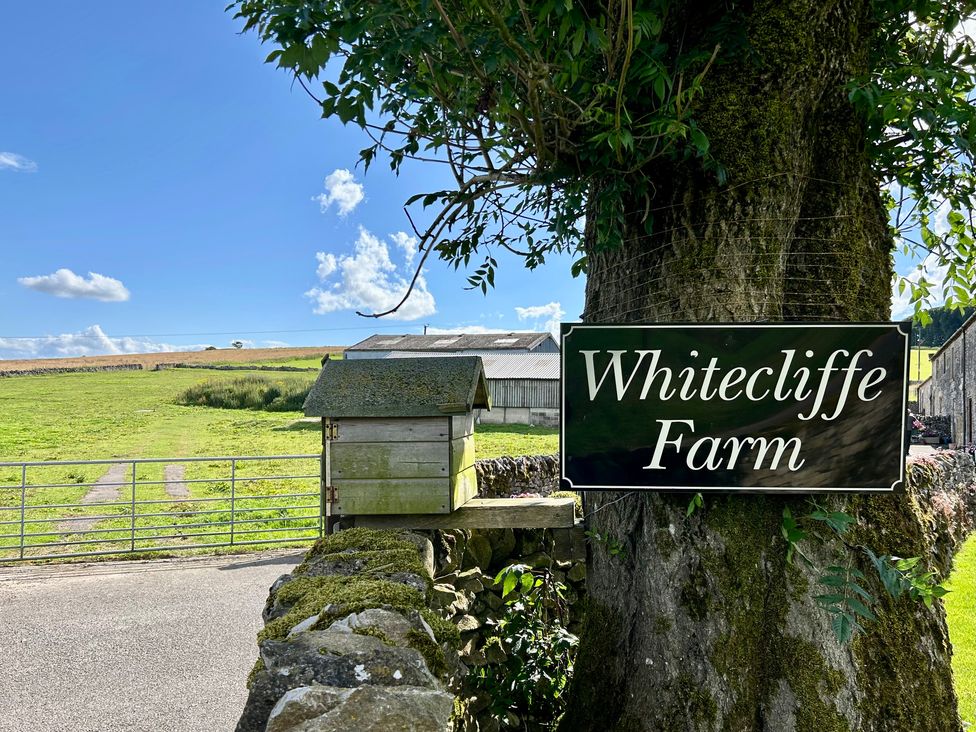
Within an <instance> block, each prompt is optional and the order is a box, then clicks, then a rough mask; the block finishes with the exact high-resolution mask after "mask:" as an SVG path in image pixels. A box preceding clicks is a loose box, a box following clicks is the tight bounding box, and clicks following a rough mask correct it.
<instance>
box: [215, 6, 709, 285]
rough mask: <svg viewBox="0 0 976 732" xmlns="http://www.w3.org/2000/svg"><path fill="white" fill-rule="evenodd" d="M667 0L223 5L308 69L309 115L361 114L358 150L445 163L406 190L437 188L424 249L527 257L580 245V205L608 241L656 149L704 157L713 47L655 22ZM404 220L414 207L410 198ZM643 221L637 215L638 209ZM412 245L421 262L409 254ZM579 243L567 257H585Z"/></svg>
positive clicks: (420, 199) (447, 255)
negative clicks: (434, 182)
mask: <svg viewBox="0 0 976 732" xmlns="http://www.w3.org/2000/svg"><path fill="white" fill-rule="evenodd" d="M669 6H670V3H669V2H668V1H667V0H651V1H649V2H642V3H632V2H619V1H616V0H614V1H611V2H608V3H596V4H594V3H589V4H584V3H576V2H570V1H569V0H542V1H541V2H533V3H526V2H523V1H522V0H474V1H473V2H469V1H467V0H432V1H428V0H421V1H418V0H382V1H380V2H376V1H371V2H368V3H367V2H363V1H362V0H352V1H347V2H326V1H319V2H305V1H304V0H302V1H300V0H285V1H284V2H281V1H272V0H238V2H235V3H234V4H233V5H231V7H232V8H235V9H236V10H237V17H239V18H242V19H243V20H244V29H245V30H249V29H255V30H256V31H257V32H258V33H259V35H260V36H261V38H262V40H263V41H266V42H268V43H271V44H273V45H274V46H275V47H276V48H275V50H273V51H272V52H271V53H270V54H269V55H268V58H267V60H268V61H269V62H275V63H277V65H278V66H279V67H282V68H285V69H288V70H289V71H290V72H292V73H294V74H295V76H296V77H297V78H298V79H299V81H301V82H302V84H303V85H306V88H308V84H309V83H311V82H313V80H314V81H317V82H318V85H319V86H320V88H321V91H316V92H312V91H311V89H309V92H310V93H311V94H313V96H315V98H316V100H317V101H318V103H319V104H320V106H321V109H322V116H323V117H336V118H338V119H339V120H341V121H342V122H343V123H353V124H356V125H358V126H360V127H361V128H363V129H364V130H365V131H366V132H367V133H368V134H369V135H370V137H371V139H372V144H370V145H369V146H367V147H366V148H364V149H363V150H362V151H361V152H360V160H361V161H362V162H363V164H364V166H365V167H367V168H368V166H369V165H370V164H371V163H372V162H373V161H374V160H376V159H377V158H378V156H380V154H381V153H385V155H386V157H387V158H388V160H389V164H390V167H391V168H392V169H393V170H394V171H396V172H399V171H400V170H401V166H402V164H403V162H404V161H405V160H407V159H411V158H412V159H418V160H436V161H439V162H444V163H446V164H448V165H449V166H450V169H451V171H452V173H453V176H454V181H455V184H456V185H455V186H454V187H452V188H450V189H445V190H439V191H431V192H427V193H420V194H417V195H416V196H414V197H412V198H411V199H410V200H409V201H408V202H407V206H408V207H409V206H413V205H416V204H419V205H420V206H421V207H423V208H428V207H431V206H435V204H436V208H435V211H436V213H433V214H432V216H431V219H430V222H429V224H428V225H427V226H426V228H425V229H424V230H423V231H421V230H419V229H416V227H415V230H416V233H417V234H418V236H420V237H421V247H422V248H423V249H424V258H426V256H427V255H429V254H430V253H431V251H436V252H437V254H438V256H439V257H440V258H442V259H443V260H445V261H447V262H449V263H451V264H453V265H454V267H455V268H457V267H458V266H460V265H461V264H464V265H468V264H469V263H471V261H472V260H473V259H474V261H475V262H476V263H479V262H480V265H479V266H477V268H476V269H475V270H474V273H473V274H472V275H471V277H470V278H469V282H470V284H471V286H472V287H479V288H481V289H482V290H486V289H487V288H488V287H489V286H492V285H493V284H494V278H495V270H496V268H497V264H498V263H497V260H496V258H495V252H496V251H500V250H507V251H510V252H514V253H516V254H518V255H519V256H521V257H523V258H524V261H525V264H526V266H528V267H529V268H535V267H537V266H539V265H542V264H544V263H545V261H546V257H547V256H548V255H549V254H550V253H551V252H576V253H577V254H579V253H580V250H581V245H582V238H583V227H582V220H583V217H584V216H586V217H588V218H589V219H590V223H591V224H592V225H593V233H594V242H595V245H596V246H597V247H608V246H614V245H616V244H617V243H619V242H620V241H621V237H622V224H623V210H622V201H623V198H624V196H625V195H626V197H627V198H628V199H629V200H638V201H640V200H645V201H647V202H650V200H651V199H652V198H653V195H654V191H653V190H652V188H651V186H650V183H649V181H648V180H647V178H646V177H645V176H644V175H643V173H642V171H643V169H644V168H645V167H646V166H647V164H648V163H649V162H651V161H653V160H655V159H657V158H661V157H667V158H683V157H692V158H700V159H701V160H702V161H703V163H704V165H705V166H706V167H707V168H710V169H712V170H714V171H716V172H718V173H720V169H719V167H718V166H717V165H716V164H715V162H714V161H713V160H712V158H711V157H710V155H709V143H708V140H707V139H706V137H705V135H704V134H703V133H702V131H701V130H700V129H699V128H698V127H697V126H696V124H695V122H694V120H693V119H692V112H693V111H694V108H695V101H696V99H697V98H699V96H700V94H701V91H702V79H703V77H704V74H705V72H706V71H707V69H708V67H709V65H710V64H711V61H712V60H713V59H714V56H715V53H716V52H717V50H718V41H717V39H713V38H711V37H706V42H705V43H704V44H700V45H699V46H697V47H690V48H673V47H670V46H669V45H668V44H667V43H665V42H664V40H663V33H664V28H665V23H666V22H667V19H668V12H669ZM411 221H413V218H412V216H411ZM646 222H647V226H648V227H650V226H651V223H652V221H651V218H650V217H647V219H646ZM422 263H423V262H421V264H422ZM585 266H586V265H585V260H584V259H582V258H581V257H580V258H577V260H576V263H575V264H574V266H573V274H574V275H577V274H579V273H581V272H582V271H584V270H585Z"/></svg>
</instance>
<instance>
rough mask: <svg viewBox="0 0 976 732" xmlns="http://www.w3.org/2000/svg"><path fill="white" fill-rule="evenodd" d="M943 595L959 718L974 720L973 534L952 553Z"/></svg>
mask: <svg viewBox="0 0 976 732" xmlns="http://www.w3.org/2000/svg"><path fill="white" fill-rule="evenodd" d="M947 588H948V589H949V590H951V592H950V593H949V594H948V595H946V596H945V599H944V602H945V609H946V616H947V619H948V623H949V637H950V640H952V649H953V653H952V672H953V675H954V676H955V681H956V693H957V694H958V695H959V713H960V714H961V715H962V718H963V721H964V722H967V723H969V724H970V725H974V724H976V536H972V537H970V539H969V540H968V541H967V542H966V544H965V545H964V546H963V548H962V550H961V551H960V552H959V554H958V555H956V560H955V570H954V571H953V573H952V576H951V577H950V580H949V583H948V585H947Z"/></svg>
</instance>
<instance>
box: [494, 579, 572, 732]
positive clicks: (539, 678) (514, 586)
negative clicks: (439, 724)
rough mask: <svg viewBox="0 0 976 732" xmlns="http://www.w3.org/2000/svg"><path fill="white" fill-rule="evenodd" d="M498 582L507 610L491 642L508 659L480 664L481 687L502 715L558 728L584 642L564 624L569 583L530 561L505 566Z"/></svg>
mask: <svg viewBox="0 0 976 732" xmlns="http://www.w3.org/2000/svg"><path fill="white" fill-rule="evenodd" d="M495 585H496V586H497V585H501V587H502V597H503V598H504V599H505V612H504V614H503V615H502V617H501V619H499V620H498V621H497V622H496V623H493V625H494V626H495V627H494V633H493V634H492V636H490V637H489V638H488V640H487V641H486V646H490V645H492V644H497V645H498V646H499V647H500V649H501V652H502V655H503V656H504V659H505V660H504V661H502V662H501V663H498V664H492V663H489V664H486V665H484V666H480V667H479V668H478V669H477V671H476V672H475V686H476V688H479V689H481V690H483V691H485V692H487V693H488V694H489V695H490V697H491V700H492V701H491V710H492V713H493V714H494V715H495V716H496V717H498V718H504V717H505V715H506V713H507V712H515V713H517V714H519V715H520V716H521V717H522V718H523V719H525V718H528V719H532V720H535V721H536V722H537V723H538V724H540V725H542V728H544V729H549V728H555V725H556V723H557V722H558V721H559V718H560V717H561V716H562V712H563V706H564V699H563V693H564V692H565V690H566V686H567V685H568V683H569V679H570V677H571V675H572V672H573V658H574V656H575V653H576V646H577V643H578V640H577V638H576V636H575V635H573V634H572V633H570V632H569V631H567V630H566V628H565V627H563V618H564V617H565V616H566V613H567V609H566V600H565V592H566V587H565V585H563V584H562V583H559V582H556V581H555V579H554V578H553V576H552V574H551V573H550V572H549V570H546V569H542V570H535V571H534V570H532V568H531V567H529V566H528V565H526V564H513V565H511V566H508V567H505V568H504V569H503V570H501V571H500V572H499V573H498V575H497V576H496V577H495ZM489 622H490V621H489Z"/></svg>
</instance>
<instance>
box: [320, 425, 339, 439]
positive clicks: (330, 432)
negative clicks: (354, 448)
mask: <svg viewBox="0 0 976 732" xmlns="http://www.w3.org/2000/svg"><path fill="white" fill-rule="evenodd" d="M322 439H323V440H338V439H339V423H338V422H326V423H325V425H323V427H322Z"/></svg>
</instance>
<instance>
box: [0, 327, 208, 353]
mask: <svg viewBox="0 0 976 732" xmlns="http://www.w3.org/2000/svg"><path fill="white" fill-rule="evenodd" d="M203 348H204V346H202V345H194V346H175V345H173V344H170V343H158V342H156V341H151V340H147V339H145V338H112V337H110V336H108V335H106V333H105V331H103V330H102V328H101V326H98V325H92V326H90V327H88V328H85V329H84V330H82V331H79V332H77V333H62V334H60V335H49V336H39V337H36V338H0V358H25V359H29V358H69V357H72V356H74V357H77V356H111V355H119V354H126V353H171V352H173V351H200V350H203Z"/></svg>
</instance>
